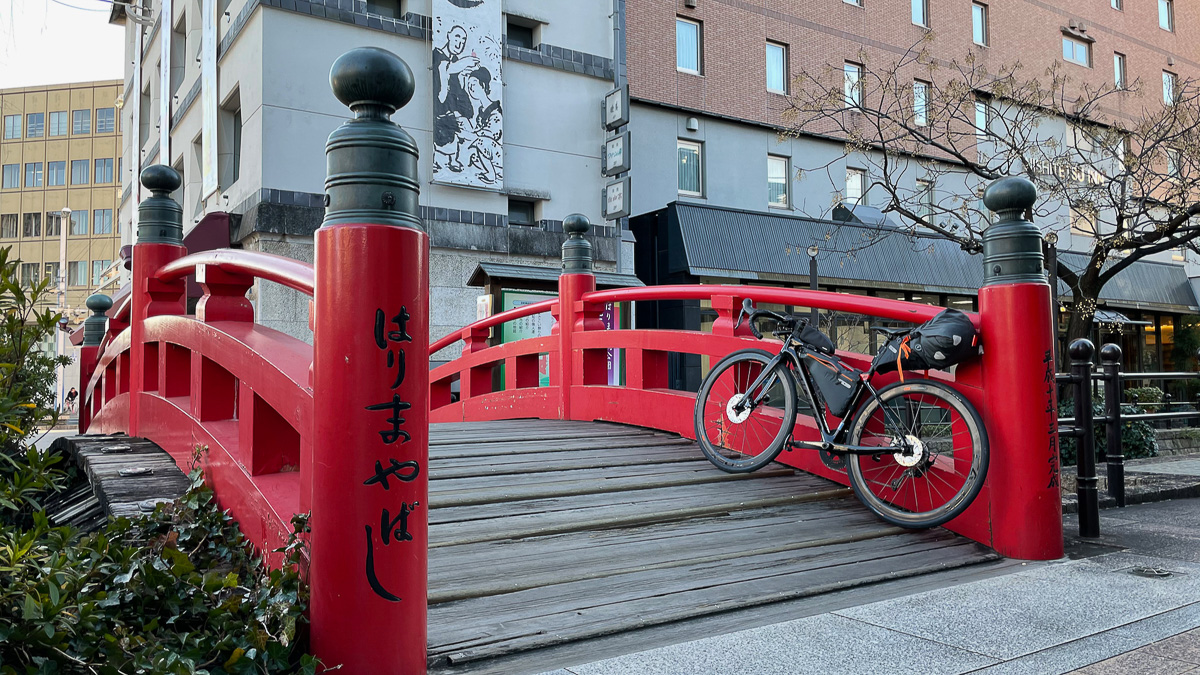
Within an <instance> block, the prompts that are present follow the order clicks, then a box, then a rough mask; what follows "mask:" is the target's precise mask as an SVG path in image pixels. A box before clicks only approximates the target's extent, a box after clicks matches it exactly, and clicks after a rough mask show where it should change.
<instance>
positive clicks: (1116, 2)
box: [1112, 0, 1125, 9]
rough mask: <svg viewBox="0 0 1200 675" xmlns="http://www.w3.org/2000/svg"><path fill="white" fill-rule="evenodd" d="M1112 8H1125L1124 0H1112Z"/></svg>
mask: <svg viewBox="0 0 1200 675" xmlns="http://www.w3.org/2000/svg"><path fill="white" fill-rule="evenodd" d="M1112 8H1113V9H1125V2H1124V0H1112Z"/></svg>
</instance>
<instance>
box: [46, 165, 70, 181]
mask: <svg viewBox="0 0 1200 675" xmlns="http://www.w3.org/2000/svg"><path fill="white" fill-rule="evenodd" d="M66 184H67V163H66V162H46V185H49V186H51V187H54V186H56V185H66Z"/></svg>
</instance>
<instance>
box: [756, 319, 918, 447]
mask: <svg viewBox="0 0 1200 675" xmlns="http://www.w3.org/2000/svg"><path fill="white" fill-rule="evenodd" d="M798 350H799V351H798ZM808 351H809V350H808V348H807V347H806V346H805V345H804V343H803V342H801V341H800V340H799V339H797V338H796V335H795V333H793V334H792V335H791V336H789V337H788V338H786V339H785V340H784V341H783V348H782V349H781V350H780V351H779V354H777V355H776V356H775V357H774V358H772V359H771V360H770V361H769V362H768V363H767V365H766V366H764V367H763V370H762V372H761V373H759V375H758V377H756V378H755V379H754V381H753V382H752V383H751V384H750V386H749V387H747V388H746V391H747V392H751V391H756V390H757V391H758V392H759V393H758V395H757V396H755V397H754V398H753V399H752V400H750V401H749V403H750V405H754V406H757V405H759V404H760V403H761V402H762V397H763V396H764V395H765V394H766V392H767V390H768V389H770V387H769V386H762V385H763V384H764V382H765V378H767V376H768V374H771V373H775V372H777V370H776V369H777V367H779V366H782V368H781V369H782V370H783V371H785V372H787V373H788V376H789V377H791V378H792V379H793V381H795V382H796V383H798V384H799V385H800V387H801V388H803V389H804V393H805V395H807V396H808V400H809V401H812V403H813V412H814V413H815V414H814V415H813V416H812V417H813V419H814V420H815V421H816V423H817V429H818V430H819V431H820V432H821V440H820V441H794V440H789V441H788V445H789V446H790V447H794V448H806V449H810V450H826V451H829V452H838V453H846V454H851V455H878V454H882V453H885V452H895V451H896V450H900V452H902V453H904V454H908V453H910V452H911V449H910V448H909V447H908V441H907V440H906V439H900V446H893V447H891V448H880V447H879V446H876V445H870V446H868V445H847V444H845V443H843V442H842V441H843V439H844V438H845V435H846V432H847V431H848V430H849V426H850V422H851V421H852V420H853V419H854V418H855V415H853V414H847V415H846V416H845V417H843V418H842V419H841V421H840V422H838V425H837V428H835V429H830V428H829V423H828V422H827V421H826V419H825V415H824V400H823V399H822V398H821V397H819V395H818V392H817V387H816V385H815V384H814V383H813V381H812V376H811V375H810V374H809V372H808V366H806V365H805V364H804V361H803V356H804V354H806V353H808ZM874 374H875V368H874V366H872V367H871V368H869V369H867V370H866V371H865V372H863V373H861V374H860V375H859V378H858V383H857V385H856V386H855V390H854V393H853V394H852V395H851V397H850V405H849V407H848V410H858V407H859V405H860V404H861V403H862V400H863V396H864V395H866V394H868V393H869V394H870V395H871V396H873V397H874V398H875V400H876V401H878V402H879V407H880V409H881V410H882V411H883V413H884V414H885V415H888V414H893V415H894V413H891V412H890V411H889V410H888V409H887V406H885V405H883V401H882V400H880V399H879V392H878V391H877V390H876V389H875V388H874V387H872V386H871V383H870V379H871V376H872V375H874ZM743 403H744V402H743ZM739 407H741V405H739ZM893 421H899V422H900V423H901V425H903V420H893Z"/></svg>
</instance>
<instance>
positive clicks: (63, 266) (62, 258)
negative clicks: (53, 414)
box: [55, 206, 71, 411]
mask: <svg viewBox="0 0 1200 675" xmlns="http://www.w3.org/2000/svg"><path fill="white" fill-rule="evenodd" d="M70 226H71V207H69V206H64V207H63V210H62V219H61V220H60V221H59V223H58V280H57V281H58V313H59V314H61V315H62V316H63V319H64V320H65V319H66V316H67V228H68V227H70ZM60 328H65V327H63V326H60ZM66 335H67V333H66V330H59V331H57V335H56V340H55V344H56V346H57V348H56V349H55V352H56V354H57V355H58V356H62V355H63V353H64V352H66V351H67V345H66ZM56 368H58V409H59V410H60V411H61V410H63V409H64V404H65V403H66V399H67V368H66V366H63V365H62V364H59V365H58V366H56Z"/></svg>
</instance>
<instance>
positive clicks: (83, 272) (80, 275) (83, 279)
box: [67, 260, 87, 286]
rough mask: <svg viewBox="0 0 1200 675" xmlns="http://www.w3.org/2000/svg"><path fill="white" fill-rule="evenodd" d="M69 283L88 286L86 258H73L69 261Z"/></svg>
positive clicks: (70, 284) (69, 284)
mask: <svg viewBox="0 0 1200 675" xmlns="http://www.w3.org/2000/svg"><path fill="white" fill-rule="evenodd" d="M67 285H68V286H87V261H86V260H72V261H71V262H69V263H67Z"/></svg>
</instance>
